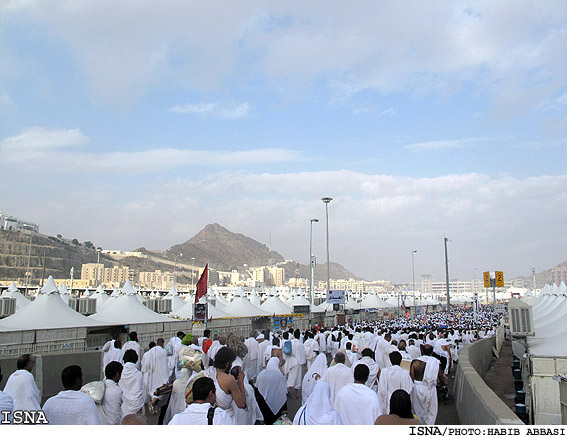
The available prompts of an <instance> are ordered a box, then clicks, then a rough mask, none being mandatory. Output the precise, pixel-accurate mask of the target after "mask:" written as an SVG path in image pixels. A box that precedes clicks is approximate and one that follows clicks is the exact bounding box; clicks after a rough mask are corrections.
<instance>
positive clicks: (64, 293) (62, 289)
mask: <svg viewBox="0 0 567 438" xmlns="http://www.w3.org/2000/svg"><path fill="white" fill-rule="evenodd" d="M59 296H60V297H61V299H62V300H63V302H64V303H65V304H67V305H69V298H71V294H70V293H69V289H67V286H66V285H65V283H60V284H59Z"/></svg>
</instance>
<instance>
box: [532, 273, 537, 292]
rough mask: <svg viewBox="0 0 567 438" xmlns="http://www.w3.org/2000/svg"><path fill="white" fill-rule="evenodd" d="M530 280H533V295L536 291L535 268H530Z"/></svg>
mask: <svg viewBox="0 0 567 438" xmlns="http://www.w3.org/2000/svg"><path fill="white" fill-rule="evenodd" d="M532 278H533V283H534V293H535V289H536V277H535V268H532Z"/></svg>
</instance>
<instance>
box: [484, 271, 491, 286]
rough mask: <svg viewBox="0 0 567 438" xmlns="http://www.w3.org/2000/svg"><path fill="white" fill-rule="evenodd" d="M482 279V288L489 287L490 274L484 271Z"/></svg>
mask: <svg viewBox="0 0 567 438" xmlns="http://www.w3.org/2000/svg"><path fill="white" fill-rule="evenodd" d="M483 277H484V287H490V272H488V271H486V272H484V273H483Z"/></svg>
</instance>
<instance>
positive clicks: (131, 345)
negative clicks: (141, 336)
mask: <svg viewBox="0 0 567 438" xmlns="http://www.w3.org/2000/svg"><path fill="white" fill-rule="evenodd" d="M129 337H130V340H129V341H128V342H126V343H125V344H124V345H123V346H122V355H124V353H126V352H127V351H128V350H134V351H135V352H136V354H137V355H138V361H137V362H136V368H137V369H138V371H139V370H140V369H141V367H142V362H141V360H142V347H140V344H139V343H138V333H136V332H132V333H130V335H129ZM122 361H123V363H125V362H126V361H125V360H124V359H123V360H122Z"/></svg>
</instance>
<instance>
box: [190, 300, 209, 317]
mask: <svg viewBox="0 0 567 438" xmlns="http://www.w3.org/2000/svg"><path fill="white" fill-rule="evenodd" d="M193 319H194V320H195V321H206V320H207V304H206V303H205V304H195V305H194V307H193Z"/></svg>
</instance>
